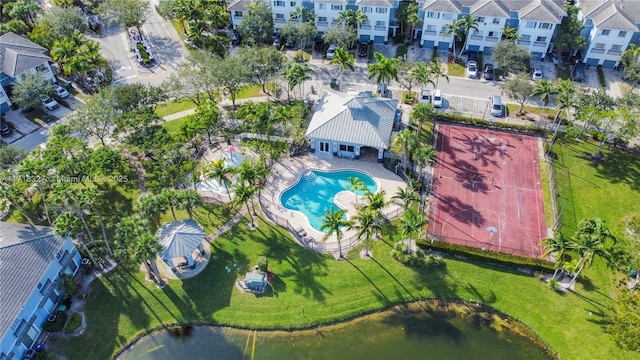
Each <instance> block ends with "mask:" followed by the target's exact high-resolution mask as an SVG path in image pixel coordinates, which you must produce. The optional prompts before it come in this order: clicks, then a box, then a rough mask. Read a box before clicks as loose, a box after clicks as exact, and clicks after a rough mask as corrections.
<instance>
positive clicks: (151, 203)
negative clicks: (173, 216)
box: [138, 194, 167, 227]
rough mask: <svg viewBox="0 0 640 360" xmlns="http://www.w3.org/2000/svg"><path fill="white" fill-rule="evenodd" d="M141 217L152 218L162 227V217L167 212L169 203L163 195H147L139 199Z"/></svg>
mask: <svg viewBox="0 0 640 360" xmlns="http://www.w3.org/2000/svg"><path fill="white" fill-rule="evenodd" d="M138 211H139V212H140V215H142V216H144V217H146V218H151V219H153V220H154V221H155V223H156V224H157V225H158V227H160V225H161V223H160V216H161V215H162V213H164V212H165V211H167V202H166V201H165V199H164V197H163V196H162V195H156V194H147V195H142V196H140V197H139V198H138Z"/></svg>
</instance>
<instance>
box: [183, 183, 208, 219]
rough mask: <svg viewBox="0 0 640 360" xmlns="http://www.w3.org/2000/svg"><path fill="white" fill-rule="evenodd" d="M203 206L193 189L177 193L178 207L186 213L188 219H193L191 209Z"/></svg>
mask: <svg viewBox="0 0 640 360" xmlns="http://www.w3.org/2000/svg"><path fill="white" fill-rule="evenodd" d="M203 204H204V203H203V202H202V198H201V197H200V195H199V194H198V192H197V191H195V190H193V189H186V190H182V191H178V206H180V208H182V209H185V210H186V211H187V214H189V219H193V209H195V208H197V207H199V206H202V205H203Z"/></svg>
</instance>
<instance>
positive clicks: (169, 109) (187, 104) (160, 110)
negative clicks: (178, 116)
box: [156, 99, 196, 117]
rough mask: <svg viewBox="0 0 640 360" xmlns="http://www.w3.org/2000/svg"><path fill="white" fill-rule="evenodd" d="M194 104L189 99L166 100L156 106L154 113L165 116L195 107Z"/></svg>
mask: <svg viewBox="0 0 640 360" xmlns="http://www.w3.org/2000/svg"><path fill="white" fill-rule="evenodd" d="M195 108H196V105H195V104H194V103H193V102H191V101H189V100H184V99H183V100H176V101H167V102H164V103H161V104H159V105H158V106H157V107H156V115H158V116H160V117H165V116H167V115H171V114H175V113H179V112H181V111H185V110H190V109H195Z"/></svg>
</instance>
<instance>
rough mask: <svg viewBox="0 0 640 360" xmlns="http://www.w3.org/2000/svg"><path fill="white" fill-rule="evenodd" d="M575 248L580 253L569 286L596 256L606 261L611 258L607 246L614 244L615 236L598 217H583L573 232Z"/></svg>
mask: <svg viewBox="0 0 640 360" xmlns="http://www.w3.org/2000/svg"><path fill="white" fill-rule="evenodd" d="M575 242H576V244H577V250H578V252H579V253H580V260H578V265H577V266H576V267H577V269H578V270H577V271H576V274H575V276H574V277H573V279H571V282H570V283H569V288H571V286H572V285H573V284H574V283H575V281H576V280H577V279H578V276H580V273H581V272H582V270H584V268H585V267H587V266H590V265H591V263H592V262H593V259H594V258H595V257H596V256H600V257H602V258H603V259H605V260H606V261H609V260H610V259H611V257H610V253H609V248H610V247H611V246H612V245H614V244H615V242H616V238H615V237H614V236H613V234H611V231H609V229H608V228H607V227H606V225H605V224H604V222H603V221H602V220H601V219H598V218H590V219H585V220H582V221H581V222H580V224H578V230H577V231H576V234H575Z"/></svg>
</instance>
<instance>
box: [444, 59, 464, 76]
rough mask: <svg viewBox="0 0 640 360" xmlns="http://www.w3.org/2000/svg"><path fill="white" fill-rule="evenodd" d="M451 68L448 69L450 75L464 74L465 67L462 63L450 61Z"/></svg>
mask: <svg viewBox="0 0 640 360" xmlns="http://www.w3.org/2000/svg"><path fill="white" fill-rule="evenodd" d="M447 66H448V67H449V70H448V71H447V75H449V76H464V72H465V67H464V65H462V64H458V63H455V62H450V63H448V64H447Z"/></svg>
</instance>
